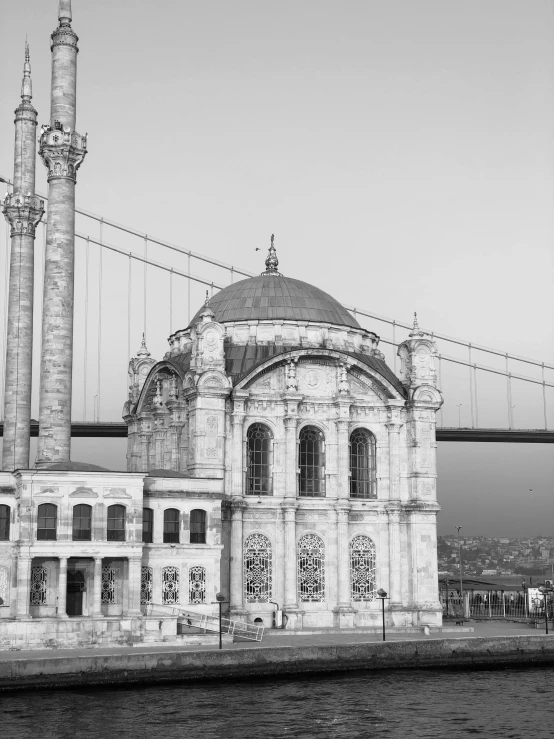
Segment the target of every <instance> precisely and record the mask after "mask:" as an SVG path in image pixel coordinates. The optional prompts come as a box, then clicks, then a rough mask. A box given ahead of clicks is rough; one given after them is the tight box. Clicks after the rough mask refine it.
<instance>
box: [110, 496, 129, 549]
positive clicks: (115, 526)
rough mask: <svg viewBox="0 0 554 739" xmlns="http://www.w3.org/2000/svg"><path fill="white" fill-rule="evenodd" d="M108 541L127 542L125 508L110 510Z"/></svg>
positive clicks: (112, 508)
mask: <svg viewBox="0 0 554 739" xmlns="http://www.w3.org/2000/svg"><path fill="white" fill-rule="evenodd" d="M108 541H125V506H124V505H111V506H109V508H108Z"/></svg>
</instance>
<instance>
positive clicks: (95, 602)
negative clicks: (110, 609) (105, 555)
mask: <svg viewBox="0 0 554 739" xmlns="http://www.w3.org/2000/svg"><path fill="white" fill-rule="evenodd" d="M92 615H93V616H101V615H102V557H95V558H94V587H93V598H92Z"/></svg>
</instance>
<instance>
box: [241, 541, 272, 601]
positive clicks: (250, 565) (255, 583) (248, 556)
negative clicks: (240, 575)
mask: <svg viewBox="0 0 554 739" xmlns="http://www.w3.org/2000/svg"><path fill="white" fill-rule="evenodd" d="M271 587H272V561H271V542H270V541H269V539H268V538H267V536H264V535H263V534H250V536H249V537H247V539H246V541H245V542H244V598H245V600H246V602H247V603H268V602H269V601H270V600H271V597H272V595H271Z"/></svg>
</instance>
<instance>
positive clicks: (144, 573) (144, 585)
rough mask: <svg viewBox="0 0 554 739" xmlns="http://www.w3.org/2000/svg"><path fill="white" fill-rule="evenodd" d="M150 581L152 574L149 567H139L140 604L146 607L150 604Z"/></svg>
mask: <svg viewBox="0 0 554 739" xmlns="http://www.w3.org/2000/svg"><path fill="white" fill-rule="evenodd" d="M152 579H153V573H152V568H151V567H141V569H140V603H141V605H143V606H144V605H147V604H148V603H152Z"/></svg>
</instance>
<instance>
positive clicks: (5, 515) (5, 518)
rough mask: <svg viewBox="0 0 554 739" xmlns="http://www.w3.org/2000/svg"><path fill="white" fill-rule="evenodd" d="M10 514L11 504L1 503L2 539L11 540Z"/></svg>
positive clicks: (0, 537) (0, 528)
mask: <svg viewBox="0 0 554 739" xmlns="http://www.w3.org/2000/svg"><path fill="white" fill-rule="evenodd" d="M10 515H11V509H10V506H9V505H0V541H9V539H10Z"/></svg>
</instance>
